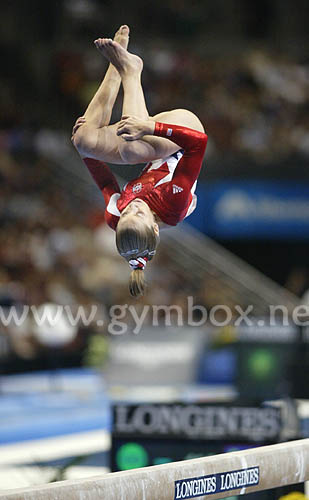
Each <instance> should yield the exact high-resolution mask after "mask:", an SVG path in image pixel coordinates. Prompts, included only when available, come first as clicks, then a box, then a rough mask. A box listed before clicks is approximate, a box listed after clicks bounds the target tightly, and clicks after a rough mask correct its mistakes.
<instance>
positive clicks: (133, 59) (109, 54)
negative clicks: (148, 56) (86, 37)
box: [95, 27, 143, 76]
mask: <svg viewBox="0 0 309 500" xmlns="http://www.w3.org/2000/svg"><path fill="white" fill-rule="evenodd" d="M121 28H123V27H121ZM121 28H120V29H121ZM117 33H118V32H117ZM117 33H116V35H115V39H116V36H117ZM95 45H96V47H97V49H98V50H99V51H100V52H101V53H102V54H103V55H104V57H106V59H107V60H108V61H109V62H110V63H111V64H113V65H114V66H115V68H117V70H118V71H119V73H120V75H122V76H126V75H130V74H136V73H141V71H142V69H143V61H142V59H141V58H140V57H138V56H136V55H135V54H131V53H130V52H128V51H127V50H126V49H125V48H124V47H123V46H122V45H120V43H119V42H118V41H115V40H112V39H111V38H99V39H98V40H96V41H95Z"/></svg>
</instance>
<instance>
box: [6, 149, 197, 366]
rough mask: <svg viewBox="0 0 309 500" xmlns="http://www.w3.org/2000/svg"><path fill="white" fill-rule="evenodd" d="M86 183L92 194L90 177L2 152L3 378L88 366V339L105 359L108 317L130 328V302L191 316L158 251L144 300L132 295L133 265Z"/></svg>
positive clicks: (29, 152) (25, 154)
mask: <svg viewBox="0 0 309 500" xmlns="http://www.w3.org/2000/svg"><path fill="white" fill-rule="evenodd" d="M37 142H39V141H37ZM76 161H77V162H78V161H79V160H78V157H77V156H76ZM89 182H90V184H89V186H90V189H93V193H94V196H90V198H88V196H85V194H84V192H83V190H82V189H81V188H82V187H83V185H84V183H85V181H84V180H81V179H79V178H78V177H74V174H71V173H68V172H66V171H65V174H64V178H63V171H61V172H60V171H59V166H58V165H57V164H56V163H55V161H54V160H51V159H47V157H46V156H44V155H43V154H42V153H40V152H38V150H35V149H19V150H18V149H17V150H15V151H14V152H12V151H11V150H10V149H8V148H3V149H2V150H1V152H0V191H1V196H0V200H1V202H0V314H1V318H0V321H1V327H0V372H1V369H2V371H4V372H10V371H15V370H17V369H20V370H23V369H35V368H36V369H38V368H41V369H42V368H46V367H54V365H57V364H58V365H60V366H71V365H73V366H75V365H79V364H83V363H85V362H86V358H87V359H88V360H89V356H88V354H89V349H90V352H93V348H92V347H91V345H90V343H91V342H95V345H96V349H95V351H96V353H94V355H95V357H96V358H97V353H98V352H99V357H100V352H101V354H102V355H104V356H105V353H106V345H105V344H104V338H105V339H106V337H107V336H108V334H109V333H116V334H117V333H118V330H117V328H114V329H113V331H111V330H109V324H110V322H111V317H112V316H114V317H117V318H120V319H122V320H123V321H125V322H126V323H127V324H128V325H129V329H130V325H134V324H135V322H134V321H133V317H132V315H131V314H130V313H129V312H128V308H129V306H130V305H132V306H134V308H135V310H136V311H137V314H140V313H141V311H142V308H143V306H144V305H145V304H150V305H151V304H158V305H161V304H163V305H169V304H175V305H181V306H183V307H184V312H185V310H186V305H187V304H186V296H187V295H188V294H189V295H190V294H192V295H193V294H195V288H196V285H194V283H190V281H188V283H186V282H185V280H184V277H183V275H182V269H181V267H179V268H176V269H175V266H174V268H172V266H171V265H170V260H171V259H170V256H169V255H168V252H166V251H165V250H164V245H162V249H161V251H159V253H158V256H156V259H155V262H154V263H153V264H151V265H149V266H148V267H149V269H147V279H148V281H149V284H150V286H149V288H148V291H147V294H146V295H145V296H144V297H143V299H142V300H139V301H138V302H137V301H136V299H134V298H132V297H130V295H129V292H128V278H129V274H130V268H129V266H128V264H127V263H126V261H125V260H124V259H122V258H120V257H119V255H118V253H117V251H116V247H115V233H114V231H113V230H111V229H110V228H109V227H108V226H107V225H106V224H105V222H104V210H103V208H104V207H103V205H102V202H101V195H100V193H99V191H98V190H97V188H96V186H94V184H93V183H92V182H91V181H89ZM96 197H97V198H98V201H99V203H97V202H96V201H94V200H96ZM100 202H101V203H100ZM118 305H119V306H120V307H119V308H118V309H117V307H118ZM58 306H60V308H61V307H62V308H63V309H62V310H60V312H59V308H58V309H57V307H58ZM113 307H114V309H112V308H113ZM115 308H116V309H115ZM57 311H58V313H57ZM44 314H45V319H44ZM57 314H59V316H57ZM163 314H164V313H163ZM159 317H160V314H159ZM50 320H51V321H52V323H50ZM151 321H152V318H151V316H149V317H147V318H145V321H144V324H145V325H147V324H150V323H151ZM90 341H91V342H90ZM55 353H57V355H56V354H55ZM87 353H88V354H87ZM104 356H103V357H104ZM99 362H102V359H101V360H99Z"/></svg>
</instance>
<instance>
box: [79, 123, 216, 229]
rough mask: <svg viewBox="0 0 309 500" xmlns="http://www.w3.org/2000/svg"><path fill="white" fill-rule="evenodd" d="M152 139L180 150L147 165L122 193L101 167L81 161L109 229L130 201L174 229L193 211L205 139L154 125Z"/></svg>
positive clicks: (192, 132) (194, 132)
mask: <svg viewBox="0 0 309 500" xmlns="http://www.w3.org/2000/svg"><path fill="white" fill-rule="evenodd" d="M154 135H156V136H159V137H165V138H167V139H170V140H171V141H173V142H175V144H177V145H178V146H180V147H181V148H182V149H180V150H179V151H177V153H175V154H173V155H171V156H169V157H168V158H164V159H161V160H156V161H153V162H150V163H147V165H146V166H145V168H144V169H143V170H142V172H141V174H140V176H139V177H137V178H136V179H133V180H132V181H130V182H128V183H127V184H126V185H125V186H124V188H123V190H122V191H120V188H119V185H118V183H117V181H116V179H115V177H114V175H113V174H112V172H111V170H110V168H109V167H108V166H107V165H106V164H105V163H103V162H102V161H99V160H94V159H91V158H84V162H85V164H86V166H87V168H88V170H89V171H90V173H91V175H92V177H93V178H94V180H95V182H96V183H97V185H98V186H99V188H100V189H101V192H102V194H103V196H104V200H105V203H106V209H105V218H106V221H107V223H108V224H109V225H110V226H111V227H112V228H113V229H116V227H117V223H118V220H119V217H120V215H121V212H122V210H124V208H125V207H126V206H127V205H128V203H130V202H131V201H132V200H134V198H140V199H142V200H144V201H145V202H146V203H147V205H148V206H149V207H150V209H151V210H153V212H155V213H156V214H157V215H158V217H159V218H160V219H161V220H162V221H163V222H164V223H166V224H168V225H170V226H176V224H177V223H178V222H181V221H182V220H183V219H184V218H185V217H187V216H188V215H190V214H191V213H192V212H193V210H194V209H195V207H196V200H197V198H196V195H195V194H194V191H195V187H196V182H197V178H198V176H199V173H200V170H201V167H202V162H203V157H204V154H205V149H206V145H207V135H206V134H203V133H201V132H198V131H197V130H193V129H190V128H186V127H181V126H178V125H167V124H165V123H158V122H157V123H156V125H155V131H154Z"/></svg>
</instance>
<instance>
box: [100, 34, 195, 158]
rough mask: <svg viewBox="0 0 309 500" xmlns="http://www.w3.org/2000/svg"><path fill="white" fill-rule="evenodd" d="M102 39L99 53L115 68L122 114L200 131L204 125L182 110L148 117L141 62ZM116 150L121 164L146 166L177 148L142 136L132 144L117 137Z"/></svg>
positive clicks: (118, 45) (162, 141) (153, 138)
mask: <svg viewBox="0 0 309 500" xmlns="http://www.w3.org/2000/svg"><path fill="white" fill-rule="evenodd" d="M103 40H104V44H103V45H102V53H103V55H104V56H105V57H106V58H107V59H108V60H109V61H110V63H112V64H113V65H114V67H115V68H117V70H118V72H119V74H120V76H121V80H122V85H123V90H124V99H123V109H122V112H123V115H134V116H137V117H139V118H142V119H151V120H157V121H162V122H164V123H172V124H176V125H182V126H187V127H190V128H194V129H196V130H199V131H203V126H202V124H201V122H200V121H199V120H198V118H197V117H196V116H195V115H194V114H193V113H191V112H190V111H187V110H184V109H177V110H173V111H168V112H164V113H160V114H159V115H157V116H155V117H149V115H148V110H147V107H146V104H145V98H144V93H143V88H142V84H141V74H142V69H143V61H142V59H141V58H140V57H138V56H136V55H134V54H131V53H129V52H128V51H127V50H126V49H125V48H123V47H122V46H121V45H120V44H119V43H117V42H116V41H113V40H110V39H108V40H106V39H103ZM118 147H119V153H120V156H121V157H122V159H123V161H124V162H126V163H129V164H136V163H146V162H148V161H152V160H155V159H158V158H165V157H167V156H169V155H171V154H173V153H175V151H177V150H178V149H179V147H178V146H177V145H175V143H173V142H172V141H169V140H168V139H163V138H160V137H154V136H145V137H143V139H142V140H138V141H134V142H128V141H125V140H124V139H123V138H121V137H119V143H118Z"/></svg>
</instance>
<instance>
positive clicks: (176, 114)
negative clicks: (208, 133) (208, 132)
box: [153, 108, 205, 132]
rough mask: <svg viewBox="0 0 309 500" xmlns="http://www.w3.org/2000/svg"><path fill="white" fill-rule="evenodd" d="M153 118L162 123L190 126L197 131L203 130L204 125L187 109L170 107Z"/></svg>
mask: <svg viewBox="0 0 309 500" xmlns="http://www.w3.org/2000/svg"><path fill="white" fill-rule="evenodd" d="M153 119H154V120H156V121H160V122H162V123H170V124H172V125H180V126H182V127H188V128H192V129H194V130H198V131H199V132H205V130H204V127H203V125H202V123H201V121H200V120H199V119H198V117H197V116H196V115H195V114H194V113H192V111H189V110H188V109H182V108H179V109H172V110H171V111H164V112H163V113H159V114H158V115H155V116H154V117H153Z"/></svg>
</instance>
